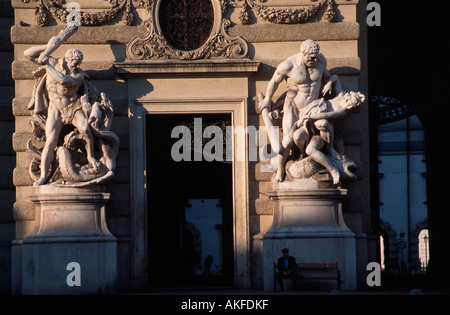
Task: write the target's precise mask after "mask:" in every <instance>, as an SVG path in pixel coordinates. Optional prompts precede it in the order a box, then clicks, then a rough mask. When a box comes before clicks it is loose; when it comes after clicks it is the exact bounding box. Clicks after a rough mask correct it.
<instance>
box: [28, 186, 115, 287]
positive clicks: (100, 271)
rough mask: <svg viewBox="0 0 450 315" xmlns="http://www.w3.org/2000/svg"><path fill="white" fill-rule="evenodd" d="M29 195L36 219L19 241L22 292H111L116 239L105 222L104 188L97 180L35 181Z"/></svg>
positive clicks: (106, 194) (113, 282) (106, 198)
mask: <svg viewBox="0 0 450 315" xmlns="http://www.w3.org/2000/svg"><path fill="white" fill-rule="evenodd" d="M30 198H31V200H32V201H33V202H34V203H35V205H36V219H35V225H34V229H33V231H32V232H31V233H30V235H28V236H27V237H26V238H25V239H24V240H23V245H22V293H23V294H109V293H114V292H115V291H116V286H117V285H116V283H117V279H116V278H117V276H116V275H117V240H116V238H115V237H114V236H113V235H112V234H111V233H110V232H109V230H108V228H107V226H106V220H105V204H106V202H107V201H108V199H109V194H108V193H104V192H103V189H102V187H99V186H94V187H90V188H62V187H52V186H38V187H36V195H34V196H31V197H30ZM70 263H76V264H70Z"/></svg>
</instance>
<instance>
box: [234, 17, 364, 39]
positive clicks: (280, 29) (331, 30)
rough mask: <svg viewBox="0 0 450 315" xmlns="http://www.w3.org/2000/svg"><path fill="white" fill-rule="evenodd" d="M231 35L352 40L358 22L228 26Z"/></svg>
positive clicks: (357, 29) (251, 37) (257, 37)
mask: <svg viewBox="0 0 450 315" xmlns="http://www.w3.org/2000/svg"><path fill="white" fill-rule="evenodd" d="M229 33H230V35H231V36H241V37H242V38H243V39H245V40H246V41H248V42H251V43H259V42H280V41H286V42H287V41H303V40H307V39H309V38H314V40H316V41H320V40H352V39H358V38H359V24H358V23H356V22H341V23H327V22H318V23H306V24H254V25H236V26H234V27H230V30H229Z"/></svg>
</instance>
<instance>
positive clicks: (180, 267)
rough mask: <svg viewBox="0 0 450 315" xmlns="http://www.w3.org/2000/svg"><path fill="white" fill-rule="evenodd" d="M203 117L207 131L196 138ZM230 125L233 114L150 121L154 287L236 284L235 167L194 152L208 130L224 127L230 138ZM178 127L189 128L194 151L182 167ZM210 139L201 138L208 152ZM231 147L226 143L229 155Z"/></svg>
mask: <svg viewBox="0 0 450 315" xmlns="http://www.w3.org/2000/svg"><path fill="white" fill-rule="evenodd" d="M199 118H201V122H202V125H198V124H197V125H196V126H195V127H197V129H198V127H199V126H201V129H202V131H201V132H202V133H199V130H195V132H196V135H197V138H195V137H194V119H197V120H196V121H197V122H198V121H199ZM230 125H231V115H230V114H218V115H216V114H214V115H213V114H150V115H147V117H146V133H147V138H146V144H147V174H146V175H147V191H148V195H147V214H148V215H147V217H148V222H147V231H148V246H149V247H148V264H149V265H148V267H149V285H150V287H153V288H155V287H180V286H198V285H204V286H215V285H232V284H233V265H234V257H233V204H232V164H231V162H226V161H223V160H221V159H216V160H213V161H206V160H204V159H203V158H202V159H201V161H199V159H198V155H197V157H196V158H195V160H196V161H194V154H198V152H197V153H195V152H194V147H197V148H198V147H199V146H198V143H197V145H194V142H195V141H196V140H199V139H198V135H199V134H200V135H202V134H203V129H204V128H205V127H207V126H218V127H219V128H220V129H221V130H223V134H224V135H225V132H226V129H227V128H226V126H230ZM177 126H186V127H188V128H189V130H190V132H191V148H192V151H191V155H190V157H191V158H190V159H187V160H181V161H178V162H176V161H174V158H173V156H172V155H173V152H172V148H173V146H174V144H175V143H177V142H178V141H180V139H181V138H182V136H181V135H179V134H174V138H172V130H173V129H174V128H175V127H177ZM185 130H186V129H185ZM216 130H218V129H216ZM215 137H218V135H217V134H216V135H215ZM212 138H214V137H212ZM223 139H225V136H224V137H223V138H222V140H223ZM210 140H212V139H209V138H206V139H201V140H200V141H202V142H203V144H202V147H203V145H204V144H205V143H207V142H208V141H210ZM216 140H218V139H216ZM225 145H226V144H225V141H224V142H223V146H224V148H223V149H224V151H223V152H225ZM185 157H186V156H185ZM175 160H176V159H175Z"/></svg>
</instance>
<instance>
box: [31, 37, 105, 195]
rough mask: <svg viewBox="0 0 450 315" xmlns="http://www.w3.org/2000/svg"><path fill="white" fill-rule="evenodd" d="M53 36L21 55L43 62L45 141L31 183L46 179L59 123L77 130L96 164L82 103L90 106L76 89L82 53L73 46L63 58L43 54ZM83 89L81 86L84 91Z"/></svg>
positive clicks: (80, 83) (80, 80) (54, 42)
mask: <svg viewBox="0 0 450 315" xmlns="http://www.w3.org/2000/svg"><path fill="white" fill-rule="evenodd" d="M60 44H61V43H60V42H59V41H58V38H57V37H53V38H52V39H51V40H50V41H49V43H48V45H44V46H34V47H31V48H29V49H28V50H26V51H25V52H24V54H25V56H26V57H27V58H28V59H29V60H31V61H33V62H35V63H37V64H39V65H44V67H45V70H46V73H47V78H46V90H47V92H48V112H47V121H46V124H45V136H46V142H45V146H44V149H43V151H42V156H41V176H40V178H39V180H38V181H36V182H35V185H36V186H37V185H43V184H45V182H46V181H47V180H48V176H49V168H50V165H51V163H52V161H53V160H54V156H55V148H56V145H57V142H58V139H59V136H60V133H61V130H62V128H63V125H68V124H72V125H73V126H74V127H76V128H77V129H78V131H79V132H80V134H81V136H82V138H83V140H84V141H85V143H86V152H87V159H88V161H89V163H90V165H91V166H92V167H93V169H94V171H96V170H98V168H99V165H100V163H99V162H98V161H97V160H96V159H95V158H94V139H93V136H92V132H91V129H90V126H89V124H88V118H87V117H86V115H85V113H84V111H83V106H90V104H89V103H88V98H87V95H80V90H81V89H80V88H82V86H83V84H84V83H85V74H84V72H83V71H82V70H81V69H80V65H81V62H82V60H83V54H82V53H81V51H79V50H77V49H70V50H68V51H67V52H66V54H65V55H64V58H60V59H55V58H53V57H50V56H48V55H46V53H45V51H46V49H47V47H48V46H59V45H60ZM86 90H87V89H85V91H86Z"/></svg>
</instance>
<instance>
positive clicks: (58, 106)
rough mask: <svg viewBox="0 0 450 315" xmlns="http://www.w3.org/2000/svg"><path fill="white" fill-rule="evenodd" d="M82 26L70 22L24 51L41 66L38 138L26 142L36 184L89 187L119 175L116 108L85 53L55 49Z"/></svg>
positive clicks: (35, 111)
mask: <svg viewBox="0 0 450 315" xmlns="http://www.w3.org/2000/svg"><path fill="white" fill-rule="evenodd" d="M77 29H78V26H76V25H67V26H66V27H64V28H63V30H62V31H61V32H60V33H59V34H58V35H57V36H54V37H52V38H51V39H50V40H49V42H48V44H47V45H45V46H33V47H31V48H29V49H27V50H26V51H25V52H24V54H25V57H26V58H27V59H29V60H30V61H33V62H34V63H36V64H38V65H39V68H38V69H37V70H36V71H35V72H34V73H33V77H34V78H35V85H34V87H33V91H32V97H31V100H30V103H29V105H28V109H29V110H32V115H31V118H30V121H31V124H32V127H33V138H31V139H30V140H29V141H28V142H27V149H28V150H27V152H28V154H29V156H30V157H31V163H30V166H29V174H30V177H31V178H32V179H33V180H34V185H35V186H40V185H48V184H50V185H54V186H66V187H85V186H89V185H94V184H102V183H107V182H108V181H110V180H111V179H112V177H113V176H114V170H115V167H116V162H115V158H116V156H117V153H118V150H119V138H118V137H117V136H116V135H115V133H113V132H111V131H110V128H111V124H112V118H113V108H112V103H111V101H110V100H108V98H107V97H106V95H105V94H104V93H101V92H100V91H98V89H97V88H96V87H95V86H94V85H93V84H92V82H91V81H90V79H89V77H88V76H87V75H86V74H85V73H84V72H83V71H82V70H81V69H80V65H81V62H82V60H83V53H82V52H81V51H79V50H77V49H69V50H68V51H67V52H66V54H65V55H64V57H63V58H59V59H57V58H53V57H51V56H50V54H51V53H52V52H53V51H55V50H56V49H57V48H58V47H59V46H60V45H61V44H63V43H64V42H65V41H66V40H67V39H68V38H69V37H70V36H71V35H73V34H74V33H75V32H76V31H77Z"/></svg>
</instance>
